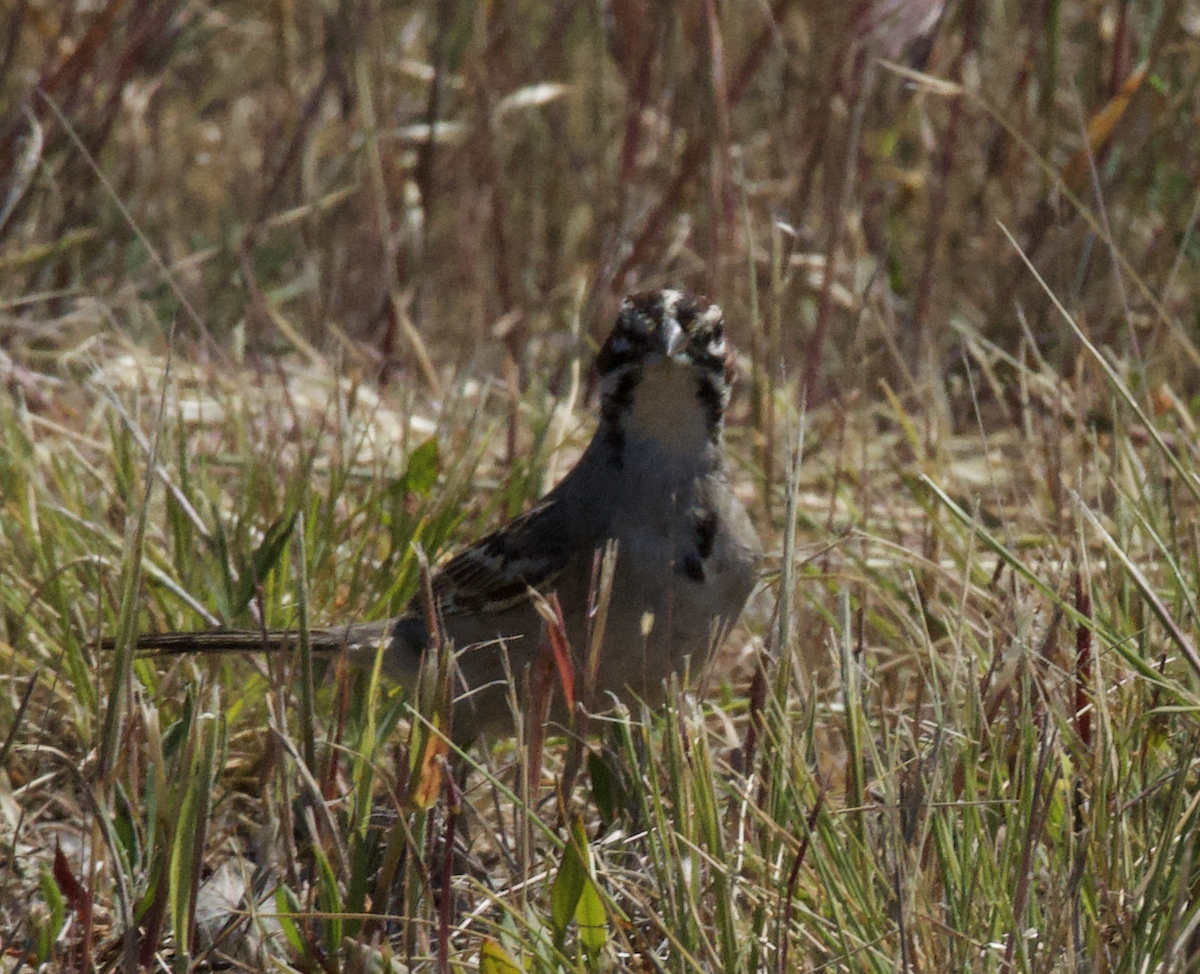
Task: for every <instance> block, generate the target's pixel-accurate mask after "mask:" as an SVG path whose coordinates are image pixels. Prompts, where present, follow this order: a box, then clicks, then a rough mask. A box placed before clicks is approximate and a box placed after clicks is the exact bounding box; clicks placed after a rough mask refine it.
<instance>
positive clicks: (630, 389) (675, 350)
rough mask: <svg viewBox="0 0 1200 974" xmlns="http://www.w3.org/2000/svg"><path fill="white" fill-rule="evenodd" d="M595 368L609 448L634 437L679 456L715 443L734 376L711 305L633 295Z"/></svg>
mask: <svg viewBox="0 0 1200 974" xmlns="http://www.w3.org/2000/svg"><path fill="white" fill-rule="evenodd" d="M596 369H597V371H598V373H599V375H600V389H601V417H602V423H603V424H604V425H605V429H606V435H607V436H608V438H609V439H610V440H611V441H612V442H613V443H614V445H617V446H621V445H623V443H624V441H625V439H626V438H628V437H629V436H638V437H643V438H647V439H654V440H656V441H660V442H661V444H662V445H663V447H664V448H665V449H670V450H671V451H672V452H683V451H687V450H694V449H698V448H699V447H700V446H702V445H703V444H704V443H716V442H717V441H719V439H720V436H721V428H722V424H723V421H724V416H725V407H726V406H727V405H728V403H729V392H730V386H731V384H732V378H733V375H732V357H731V355H730V351H729V348H728V345H727V344H726V341H725V333H724V317H723V315H722V314H721V309H720V308H719V307H718V306H717V305H715V304H712V303H710V302H709V301H707V300H705V299H703V298H698V297H693V296H691V295H687V294H685V293H683V292H682V291H677V290H673V289H664V290H658V291H643V292H641V293H638V294H634V295H631V296H630V297H628V298H626V299H625V301H624V302H623V303H622V305H621V310H620V311H619V312H618V313H617V320H616V324H615V325H614V326H613V330H612V333H611V334H610V335H609V336H608V339H607V340H606V341H605V343H604V345H603V347H602V348H601V349H600V354H599V356H598V357H597V359H596Z"/></svg>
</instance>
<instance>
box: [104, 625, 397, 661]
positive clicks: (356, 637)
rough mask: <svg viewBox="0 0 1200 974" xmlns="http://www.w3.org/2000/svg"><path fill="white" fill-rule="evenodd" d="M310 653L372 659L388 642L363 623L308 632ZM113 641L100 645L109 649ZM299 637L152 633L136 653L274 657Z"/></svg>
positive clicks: (384, 629) (286, 632)
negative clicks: (226, 654) (251, 654)
mask: <svg viewBox="0 0 1200 974" xmlns="http://www.w3.org/2000/svg"><path fill="white" fill-rule="evenodd" d="M308 638H309V643H310V645H311V646H312V648H313V652H316V653H323V654H333V653H340V652H342V651H343V650H345V651H346V652H347V653H348V654H349V655H350V656H351V658H352V659H353V658H357V657H362V658H363V659H364V660H365V659H366V658H367V657H368V656H372V657H373V656H374V653H375V651H376V650H377V649H378V648H379V646H380V644H381V643H382V642H384V641H386V640H387V639H388V638H389V632H388V625H387V623H364V624H360V625H353V626H339V627H336V628H333V629H310V630H309V633H308ZM113 645H114V640H112V639H105V640H103V641H102V642H101V646H102V648H104V649H112V648H113ZM299 647H300V633H299V632H298V631H296V630H295V629H257V630H256V629H212V630H206V631H205V630H202V631H199V632H155V633H144V634H143V635H140V636H138V639H137V651H138V654H139V655H142V656H183V655H188V654H203V655H213V654H219V653H277V652H282V651H283V650H290V649H298V648H299Z"/></svg>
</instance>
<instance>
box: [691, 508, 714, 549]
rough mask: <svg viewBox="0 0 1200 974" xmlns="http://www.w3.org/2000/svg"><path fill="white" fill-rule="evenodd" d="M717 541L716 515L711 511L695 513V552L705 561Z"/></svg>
mask: <svg viewBox="0 0 1200 974" xmlns="http://www.w3.org/2000/svg"><path fill="white" fill-rule="evenodd" d="M716 540H717V515H716V513H715V512H713V511H697V512H696V550H697V551H698V552H699V553H700V557H701V558H703V559H704V560H705V561H707V560H708V559H709V558H710V557H712V553H713V544H714V543H715V542H716Z"/></svg>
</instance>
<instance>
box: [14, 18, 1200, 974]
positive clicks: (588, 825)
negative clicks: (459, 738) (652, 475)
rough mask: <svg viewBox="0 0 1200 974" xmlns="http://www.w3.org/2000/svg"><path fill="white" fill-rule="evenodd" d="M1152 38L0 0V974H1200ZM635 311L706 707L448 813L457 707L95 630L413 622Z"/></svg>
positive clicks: (577, 429)
mask: <svg viewBox="0 0 1200 974" xmlns="http://www.w3.org/2000/svg"><path fill="white" fill-rule="evenodd" d="M1135 6H1136V5H1100V7H1099V8H1096V7H1095V5H1085V4H1081V3H1076V2H1064V3H1059V4H1052V5H1047V6H1046V7H1045V9H1044V10H1040V8H1039V11H1034V10H1033V8H1030V10H1024V9H1021V10H1017V9H1015V8H1014V9H1011V10H1010V9H1007V8H1006V9H1000V8H999V7H995V8H993V7H988V6H985V5H983V4H979V3H977V2H970V0H964V2H963V3H961V4H958V5H951V8H950V9H949V10H947V11H946V13H945V14H944V16H943V19H942V20H941V22H940V23H939V24H938V25H937V26H936V28H935V29H934V30H933V33H932V34H931V35H929V43H928V44H927V45H924V46H923V45H922V43H921V40H920V38H919V37H917V36H915V35H914V33H913V31H912V30H910V29H909V28H906V27H905V21H904V20H903V18H901V19H898V20H888V19H886V18H883V19H877V20H873V19H872V15H873V13H879V12H880V11H882V10H883V9H884V8H883V6H882V5H874V4H867V5H861V6H860V7H857V8H855V7H854V5H847V10H846V11H844V12H841V13H832V12H831V13H827V14H822V13H821V11H820V10H817V9H816V8H813V9H812V10H809V9H807V8H802V7H801V6H800V5H795V4H789V3H787V2H786V0H783V2H780V3H776V4H774V5H772V6H771V7H770V8H769V9H768V8H767V7H766V6H762V7H756V8H754V9H753V10H749V11H735V10H733V9H732V8H726V7H719V5H716V4H698V5H696V6H694V7H693V6H690V5H689V6H685V7H680V8H678V9H675V8H672V9H670V10H668V9H667V8H661V9H660V8H659V7H645V8H643V7H642V6H639V5H634V4H614V5H612V6H611V8H608V9H607V10H606V11H605V16H603V17H602V16H600V13H599V11H598V9H597V8H594V7H588V6H584V5H578V4H573V3H569V2H567V3H561V4H557V5H553V6H548V5H545V6H544V5H538V4H528V3H512V4H492V5H486V6H484V5H479V6H476V5H472V4H451V3H432V2H431V3H424V4H414V5H410V6H407V7H404V8H403V9H400V8H395V9H393V8H391V7H388V8H387V9H383V8H380V9H376V8H373V7H369V6H368V7H362V6H359V7H354V6H352V5H343V6H342V7H339V8H338V9H337V10H330V11H324V10H321V11H318V10H317V9H316V8H314V9H312V10H297V9H293V8H292V7H289V6H288V5H276V6H272V7H271V8H270V9H269V10H268V11H266V12H264V11H262V10H260V9H259V8H258V7H257V6H254V5H240V4H234V5H232V6H225V7H218V6H213V5H211V4H206V3H196V4H191V5H185V6H183V7H180V8H168V7H166V6H164V7H162V12H157V8H156V11H155V12H150V11H148V9H142V8H140V7H139V6H138V5H133V6H132V7H130V8H129V9H128V10H127V9H125V8H124V7H122V5H120V4H118V3H104V4H99V5H93V6H92V7H91V8H88V9H87V10H84V9H82V8H80V9H78V10H76V9H75V7H74V6H73V5H71V4H68V3H65V2H52V0H46V2H30V3H25V4H19V5H18V6H17V7H16V8H15V9H14V11H11V12H7V13H5V14H3V15H0V17H2V18H4V22H5V26H6V27H7V28H8V31H7V32H0V36H10V37H13V38H16V39H17V40H18V43H14V44H13V45H12V46H11V47H9V48H6V49H5V50H4V51H2V52H0V58H2V60H0V92H3V93H4V95H5V96H8V102H7V103H9V104H17V105H23V106H25V107H26V108H27V109H28V111H27V112H25V113H21V112H17V113H10V114H9V115H7V116H6V117H5V118H3V119H0V159H3V162H4V165H3V166H0V172H6V173H8V174H9V175H7V176H6V177H5V178H6V180H7V182H6V183H5V191H4V192H5V196H4V199H5V202H4V203H2V204H0V207H2V208H0V373H2V374H3V376H4V380H5V391H4V393H3V395H0V661H2V662H0V969H2V970H4V971H5V972H15V971H17V970H21V969H23V968H26V967H36V966H39V965H42V964H46V965H49V966H48V969H52V970H93V969H95V970H109V969H112V968H114V967H116V966H118V965H119V966H121V967H122V968H127V969H133V968H134V967H136V966H138V965H142V966H146V967H149V966H151V965H154V966H165V967H171V968H174V969H178V970H186V969H189V968H190V967H195V966H201V967H204V966H216V965H220V964H226V963H235V964H241V965H244V966H249V967H251V968H266V967H268V966H271V967H274V966H277V965H278V966H286V967H294V968H302V969H308V970H313V969H322V970H342V969H346V970H353V969H367V968H369V969H372V970H374V969H383V968H385V967H388V966H400V965H403V966H406V967H409V968H411V969H421V970H426V969H438V970H450V969H451V968H452V967H455V968H458V969H481V970H483V971H487V972H499V971H515V970H518V969H521V970H527V971H551V970H558V969H571V970H574V969H577V970H593V969H596V970H612V969H615V970H626V969H631V970H632V969H637V970H671V971H693V970H721V971H733V970H754V971H759V970H770V971H816V970H847V971H859V970H865V971H880V972H883V971H887V972H892V971H897V970H903V971H941V970H973V971H975V970H978V971H996V972H1008V971H1031V972H1042V971H1072V972H1074V971H1090V972H1101V971H1104V972H1108V971H1112V972H1124V971H1129V972H1132V971H1139V972H1140V971H1150V970H1153V971H1185V970H1191V969H1193V967H1194V965H1195V964H1196V957H1197V956H1198V946H1197V945H1198V944H1200V939H1198V936H1197V929H1198V928H1200V905H1198V904H1197V900H1196V896H1195V894H1194V890H1195V888H1196V885H1197V878H1198V877H1200V869H1198V867H1197V853H1198V852H1200V849H1198V848H1197V844H1196V843H1197V840H1196V836H1197V835H1200V830H1198V829H1197V827H1196V826H1197V822H1196V819H1197V816H1198V815H1200V810H1198V809H1200V806H1198V804H1197V800H1196V792H1197V788H1196V782H1197V773H1198V768H1197V753H1196V752H1197V708H1198V706H1200V658H1198V657H1197V655H1196V650H1195V643H1196V640H1197V632H1198V629H1200V625H1198V622H1200V620H1198V619H1197V595H1196V593H1197V591H1200V536H1198V535H1197V531H1196V524H1197V513H1198V508H1200V503H1198V502H1200V491H1198V488H1197V483H1198V481H1197V473H1198V470H1197V454H1196V448H1195V441H1196V435H1195V432H1196V425H1195V424H1196V413H1197V406H1196V402H1197V399H1196V396H1197V394H1198V393H1200V370H1198V369H1197V364H1198V362H1200V359H1198V358H1197V354H1196V348H1195V345H1196V343H1195V338H1194V331H1195V320H1196V319H1195V302H1194V298H1193V297H1192V295H1194V293H1195V290H1196V286H1197V272H1198V267H1197V260H1196V249H1195V240H1194V235H1193V230H1194V222H1195V221H1194V214H1195V212H1196V205H1195V177H1196V173H1195V166H1194V160H1195V159H1197V158H1200V151H1197V149H1198V148H1200V147H1197V146H1196V144H1195V142H1196V134H1195V126H1194V122H1193V120H1194V117H1195V105H1194V99H1195V91H1196V87H1195V85H1194V78H1195V77H1196V71H1197V63H1196V59H1195V53H1194V50H1193V48H1194V44H1190V43H1189V39H1190V37H1191V35H1190V34H1189V33H1188V31H1190V30H1191V27H1190V26H1189V25H1188V21H1187V20H1186V18H1185V17H1183V16H1182V14H1181V5H1180V4H1176V3H1170V2H1168V3H1163V4H1158V5H1145V9H1142V8H1138V9H1133V8H1134V7H1135ZM851 8H853V9H851ZM889 9H890V8H889ZM896 9H903V10H908V11H909V12H910V13H914V16H915V13H916V12H919V11H920V9H922V8H921V6H920V5H919V4H913V5H910V6H909V7H904V8H899V7H897V8H896ZM1097 10H1099V15H1098V16H1097V15H1096V11H1097ZM139 11H140V12H139ZM151 13H153V16H151V15H150V14H151ZM742 14H744V16H743V15H742ZM139 17H140V18H141V19H139ZM855 17H858V18H860V19H859V20H857V21H855V20H854V18H855ZM926 47H927V49H925V48H926ZM881 59H883V60H881ZM35 83H36V86H37V87H38V88H40V93H38V92H36V91H35V90H34V87H35ZM3 103H6V102H4V101H3V100H0V104H3ZM432 121H436V122H437V124H436V125H432V126H431V125H430V124H429V123H430V122H432ZM665 281H672V282H678V283H681V284H684V285H686V286H690V287H695V288H696V289H698V290H703V291H706V292H708V293H709V294H711V295H712V296H714V297H716V298H718V299H719V300H720V301H721V302H722V304H723V306H724V307H725V308H726V312H727V317H728V319H729V321H730V329H731V334H732V337H733V338H734V339H735V340H736V342H737V344H738V347H739V348H740V349H741V356H740V358H739V363H738V364H739V373H740V374H739V385H738V392H737V396H736V399H735V403H734V408H733V412H734V416H733V422H732V424H731V429H730V431H729V441H730V449H731V453H732V455H733V457H734V461H735V471H736V480H737V483H738V487H739V490H742V491H743V492H744V493H745V495H746V497H747V498H748V499H750V500H751V502H752V507H753V510H754V514H755V519H756V521H757V523H758V526H759V529H760V531H761V533H762V534H763V536H764V538H765V539H766V541H767V545H768V549H769V550H770V552H771V555H770V559H769V565H768V571H767V573H766V574H765V576H764V579H763V583H762V585H761V587H760V588H761V590H760V592H759V594H758V595H757V596H756V598H755V600H754V602H753V603H752V605H751V607H750V609H749V610H748V612H747V613H746V616H745V618H744V620H743V622H742V625H741V626H740V627H739V630H738V631H737V632H736V633H735V634H734V636H733V638H732V639H731V641H730V644H729V646H728V647H727V649H726V651H725V652H724V653H723V654H722V658H721V660H720V661H719V665H718V666H717V667H716V668H715V669H714V672H712V673H710V674H707V675H706V677H705V679H704V680H703V681H701V688H700V689H701V692H699V693H697V694H694V695H693V694H688V693H685V692H683V690H681V689H679V688H676V689H675V691H674V692H672V693H671V694H670V696H669V702H668V705H667V706H665V707H664V708H662V710H661V712H656V713H646V712H641V711H638V710H633V711H631V712H625V711H620V712H617V713H614V714H611V715H608V716H605V717H603V718H596V719H595V720H593V722H592V730H593V733H592V734H591V735H590V736H589V737H588V738H587V740H586V741H584V742H582V744H580V743H578V742H576V743H571V742H568V741H563V740H550V741H546V740H544V734H543V732H542V731H541V729H540V728H538V727H537V726H536V725H535V724H534V723H532V722H531V723H529V724H527V725H526V726H524V727H522V728H521V729H520V731H519V734H518V736H517V738H516V739H515V740H513V741H502V742H496V743H495V744H494V746H492V747H490V748H488V749H478V750H476V751H474V752H472V753H471V754H469V755H468V756H467V763H468V766H469V768H470V771H469V773H468V774H467V775H466V776H465V779H462V778H459V779H456V778H455V777H454V776H453V775H452V774H450V773H449V770H448V766H447V765H446V763H445V757H446V756H445V754H444V751H443V749H440V748H438V747H436V746H432V745H431V743H430V742H431V740H432V738H431V736H430V735H429V733H428V732H427V729H428V723H427V722H428V721H429V720H436V718H437V713H438V708H439V701H438V696H437V685H436V680H433V679H431V680H430V681H428V682H427V683H426V684H424V685H423V686H422V690H421V693H420V694H419V695H418V696H417V697H416V699H414V700H408V699H405V698H404V696H403V695H401V694H400V693H399V692H397V691H396V690H395V689H394V688H392V687H390V686H388V685H387V684H386V683H384V682H382V681H381V680H380V679H379V678H378V676H377V675H376V674H372V673H358V672H346V671H343V670H341V669H340V668H338V667H337V666H336V665H333V666H329V667H326V668H325V669H322V667H321V664H320V662H319V661H313V660H311V659H309V658H308V657H307V656H306V654H305V653H304V652H300V653H298V654H297V655H296V658H294V659H292V658H287V659H284V658H270V659H266V658H259V659H250V658H238V659H233V658H221V659H217V660H193V659H186V658H185V659H178V660H171V661H164V660H154V659H139V658H136V657H135V656H134V655H132V654H131V653H130V652H129V645H130V644H129V640H130V638H131V637H132V635H133V634H134V633H135V632H136V631H138V630H143V629H169V628H199V627H203V626H205V625H209V624H212V623H213V622H215V621H221V622H223V623H225V624H229V625H235V626H244V627H256V626H260V625H262V626H297V625H299V626H304V625H306V624H307V625H313V626H316V625H320V624H322V623H325V622H329V621H335V620H336V621H341V620H348V619H363V620H367V619H375V618H382V617H385V616H387V615H390V614H392V613H394V612H396V611H398V610H399V609H400V608H401V607H402V606H403V605H404V604H405V603H406V602H407V600H408V599H409V597H410V596H411V595H412V593H413V592H415V591H416V589H417V586H418V585H419V584H420V577H421V564H420V561H421V559H420V556H419V554H418V552H424V553H425V554H427V555H428V557H429V558H430V559H431V560H436V559H437V558H438V557H439V556H441V555H442V554H444V553H446V552H449V551H452V550H454V549H455V548H456V547H457V546H458V545H460V544H462V543H465V542H466V541H468V540H469V539H471V538H474V537H477V536H479V535H480V534H482V533H484V532H485V531H487V530H489V529H490V528H491V527H492V526H494V525H495V524H496V523H498V522H499V521H500V520H502V519H503V518H504V517H506V516H511V515H513V514H515V513H517V512H519V511H521V510H523V509H524V508H525V507H526V506H528V504H529V503H530V502H531V501H532V500H533V499H535V498H536V497H538V496H539V495H540V494H541V493H543V492H544V490H545V489H547V487H548V486H549V485H551V484H552V483H553V482H554V481H555V480H556V479H557V478H558V477H559V476H561V473H562V471H563V470H565V469H566V468H567V467H568V466H569V464H570V463H571V462H572V460H573V458H574V457H575V456H576V455H577V453H578V451H579V449H580V448H581V447H582V445H583V443H584V442H586V438H587V435H588V433H589V431H590V424H591V422H592V419H591V414H592V411H593V408H594V406H593V397H592V392H593V390H591V388H590V381H589V379H588V378H587V371H586V370H587V366H588V364H589V361H590V357H591V351H592V349H593V348H594V345H595V340H596V338H597V337H598V336H601V335H602V334H603V332H604V329H605V328H606V327H607V321H608V319H609V317H610V316H611V312H612V310H613V308H614V307H615V302H616V301H617V300H618V299H619V297H620V295H621V294H622V293H623V292H624V291H626V290H628V289H632V288H633V287H636V286H643V285H645V286H654V285H657V284H659V283H662V282H665ZM793 444H799V445H800V450H799V451H798V453H797V458H796V460H794V459H793V456H792V454H793V452H794V451H793V449H792V446H793ZM101 635H115V636H116V637H117V647H118V648H117V650H116V651H115V652H111V653H108V652H101V651H100V650H98V648H97V645H98V643H97V640H98V637H99V636H101ZM456 842H457V845H458V847H459V850H460V851H459V853H458V854H455V855H451V854H447V852H446V850H447V848H449V847H451V846H454V845H455V844H456Z"/></svg>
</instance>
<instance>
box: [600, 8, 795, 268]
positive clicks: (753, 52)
mask: <svg viewBox="0 0 1200 974" xmlns="http://www.w3.org/2000/svg"><path fill="white" fill-rule="evenodd" d="M790 5H791V0H775V3H774V5H773V6H772V7H771V22H770V23H769V24H768V25H767V26H765V27H764V28H763V29H762V30H761V31H760V32H759V34H758V36H757V37H756V38H755V40H754V43H753V44H751V45H750V50H749V52H748V53H747V54H746V57H745V58H744V59H743V61H742V64H741V67H740V68H739V70H738V72H737V74H736V75H735V77H734V80H733V83H732V84H731V85H730V86H729V91H728V95H727V103H728V107H729V108H733V107H734V106H735V105H736V104H737V103H738V102H739V101H740V100H741V97H742V95H743V94H745V92H746V86H747V85H748V84H749V83H750V79H751V78H753V77H754V73H755V71H757V70H758V67H759V63H760V62H761V61H762V59H763V57H764V55H765V54H766V52H767V50H768V48H769V47H770V44H771V40H772V38H773V37H774V36H775V29H776V26H777V25H778V23H779V21H780V19H781V18H782V17H783V15H784V13H785V12H786V11H787V8H788V7H789V6H790ZM708 147H709V141H708V138H707V134H706V133H703V132H695V131H693V132H691V133H689V135H688V141H687V144H686V146H685V147H684V150H683V153H682V155H681V156H680V159H679V166H678V168H677V169H676V170H675V175H674V177H673V178H672V179H671V182H670V184H668V186H667V189H666V192H664V193H663V195H662V198H661V199H660V200H659V201H658V205H657V206H656V207H655V208H654V209H653V210H651V211H650V215H649V216H648V217H646V220H645V222H644V223H643V224H642V229H641V231H640V232H639V233H638V235H637V237H636V238H634V241H633V244H632V246H631V247H630V248H629V253H628V254H627V255H626V257H625V259H624V260H623V261H621V265H620V267H619V268H618V269H617V271H616V273H615V274H613V275H612V276H611V277H610V278H609V279H608V280H602V281H598V282H597V288H596V290H599V289H600V285H602V286H603V289H604V290H608V289H610V288H612V287H614V286H617V287H620V286H623V282H624V281H625V280H626V279H627V278H628V277H629V275H630V274H631V273H632V271H633V269H634V268H636V267H639V266H640V265H641V264H643V263H644V262H645V260H646V253H647V251H648V250H649V248H650V245H651V243H652V242H653V241H654V240H655V239H656V238H657V237H658V235H659V233H660V231H661V230H662V227H663V224H664V223H666V220H667V217H668V216H669V215H670V214H671V213H674V212H675V211H676V210H677V209H678V208H679V201H680V199H681V198H682V196H683V188H684V186H686V185H687V184H688V183H690V182H691V181H692V177H693V176H694V175H695V173H696V169H697V168H698V167H699V165H700V163H701V161H702V160H703V158H704V153H705V150H706V149H707V148H708Z"/></svg>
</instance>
